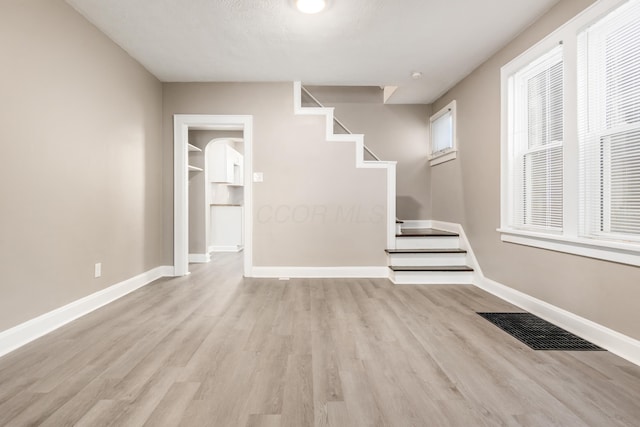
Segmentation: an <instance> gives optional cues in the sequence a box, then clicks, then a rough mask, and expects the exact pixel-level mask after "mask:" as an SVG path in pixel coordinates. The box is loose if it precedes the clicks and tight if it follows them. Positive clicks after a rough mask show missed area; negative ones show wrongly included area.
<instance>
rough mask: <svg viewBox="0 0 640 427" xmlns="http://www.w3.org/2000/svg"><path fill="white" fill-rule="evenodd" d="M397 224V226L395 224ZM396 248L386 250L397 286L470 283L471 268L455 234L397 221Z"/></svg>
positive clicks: (392, 277) (393, 280)
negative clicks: (409, 226)
mask: <svg viewBox="0 0 640 427" xmlns="http://www.w3.org/2000/svg"><path fill="white" fill-rule="evenodd" d="M398 225H399V227H398ZM398 228H399V232H397V233H396V245H395V246H396V248H395V249H387V250H386V253H387V257H388V259H389V269H390V270H391V272H390V279H391V281H392V282H393V283H395V284H397V285H400V284H405V285H421V284H425V285H428V284H472V283H473V268H471V267H469V266H468V265H467V251H466V250H464V249H461V248H460V236H459V235H458V234H457V233H453V232H449V231H444V230H437V229H433V228H406V227H403V226H402V222H401V221H400V222H399V224H397V229H398Z"/></svg>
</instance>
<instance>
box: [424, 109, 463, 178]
mask: <svg viewBox="0 0 640 427" xmlns="http://www.w3.org/2000/svg"><path fill="white" fill-rule="evenodd" d="M429 124H430V128H431V135H430V141H431V144H430V147H429V161H430V163H431V166H434V165H437V164H440V163H444V162H446V161H449V160H453V159H455V158H456V154H457V151H458V150H457V149H456V101H451V103H450V104H449V105H447V106H446V107H444V108H443V109H442V110H440V111H438V112H437V113H436V114H434V115H433V116H431V118H430V119H429Z"/></svg>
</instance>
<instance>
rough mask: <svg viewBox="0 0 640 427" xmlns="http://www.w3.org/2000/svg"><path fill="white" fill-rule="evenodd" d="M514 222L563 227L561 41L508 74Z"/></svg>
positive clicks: (544, 227) (531, 226)
mask: <svg viewBox="0 0 640 427" xmlns="http://www.w3.org/2000/svg"><path fill="white" fill-rule="evenodd" d="M511 80H512V84H510V88H511V90H512V92H513V93H512V94H511V96H510V98H511V99H512V108H513V111H512V112H511V117H512V121H511V122H512V129H510V137H509V139H510V144H511V150H510V151H511V153H512V155H513V161H512V165H513V168H512V173H513V174H514V176H513V177H512V183H513V184H514V185H513V187H512V189H513V194H512V202H513V204H514V206H513V218H512V226H516V227H519V228H528V229H538V230H548V231H561V230H562V221H563V125H564V111H563V96H564V90H563V80H564V78H563V60H562V46H561V45H560V46H557V47H556V48H554V49H553V50H551V51H550V52H548V53H546V54H545V55H543V56H542V57H540V58H538V59H537V60H535V61H534V62H532V63H530V64H529V65H527V66H525V67H523V68H522V69H520V70H519V71H517V72H516V73H515V74H514V75H513V76H512V78H511Z"/></svg>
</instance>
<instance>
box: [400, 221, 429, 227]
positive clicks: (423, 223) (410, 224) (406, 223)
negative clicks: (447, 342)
mask: <svg viewBox="0 0 640 427" xmlns="http://www.w3.org/2000/svg"><path fill="white" fill-rule="evenodd" d="M400 226H401V227H402V228H432V227H433V226H432V221H431V220H430V219H403V220H402V224H400Z"/></svg>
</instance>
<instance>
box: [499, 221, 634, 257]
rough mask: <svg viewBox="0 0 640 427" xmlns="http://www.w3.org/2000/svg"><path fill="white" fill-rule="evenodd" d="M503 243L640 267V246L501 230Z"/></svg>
mask: <svg viewBox="0 0 640 427" xmlns="http://www.w3.org/2000/svg"><path fill="white" fill-rule="evenodd" d="M497 231H498V232H500V233H501V234H502V235H501V237H500V238H501V240H502V241H503V242H508V243H515V244H518V245H525V246H532V247H535V248H541V249H548V250H551V251H556V252H565V253H568V254H573V255H580V256H584V257H589V258H596V259H602V260H605V261H612V262H617V263H620V264H628V265H634V266H640V245H636V244H633V243H624V242H606V241H598V240H592V239H585V238H571V237H566V236H554V235H551V234H544V233H536V232H532V231H524V230H514V229H505V228H499V229H498V230H497Z"/></svg>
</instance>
